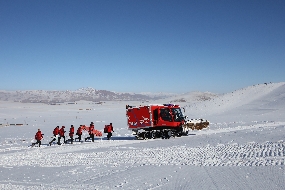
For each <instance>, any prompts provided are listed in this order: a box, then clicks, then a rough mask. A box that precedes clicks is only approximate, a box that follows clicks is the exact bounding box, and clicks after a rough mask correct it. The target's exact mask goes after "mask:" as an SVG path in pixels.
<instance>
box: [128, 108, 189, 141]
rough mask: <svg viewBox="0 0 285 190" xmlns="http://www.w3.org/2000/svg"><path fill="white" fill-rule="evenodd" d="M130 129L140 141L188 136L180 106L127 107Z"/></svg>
mask: <svg viewBox="0 0 285 190" xmlns="http://www.w3.org/2000/svg"><path fill="white" fill-rule="evenodd" d="M126 116H127V119H128V128H129V130H132V131H133V132H134V135H135V136H136V137H137V138H138V139H152V138H165V139H168V138H170V137H171V136H178V137H180V136H182V135H187V134H188V129H186V130H185V128H184V123H185V117H184V116H183V113H182V111H181V109H180V106H179V105H174V104H163V105H148V106H139V107H133V106H129V105H127V106H126Z"/></svg>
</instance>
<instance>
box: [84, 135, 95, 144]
mask: <svg viewBox="0 0 285 190" xmlns="http://www.w3.org/2000/svg"><path fill="white" fill-rule="evenodd" d="M89 135H90V136H89V137H87V138H85V141H86V140H87V139H88V140H89V139H91V140H92V142H94V134H89Z"/></svg>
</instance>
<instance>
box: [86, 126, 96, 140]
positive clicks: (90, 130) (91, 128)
mask: <svg viewBox="0 0 285 190" xmlns="http://www.w3.org/2000/svg"><path fill="white" fill-rule="evenodd" d="M93 130H94V123H93V122H91V123H90V127H89V131H88V133H89V137H87V138H85V141H86V140H87V139H92V142H94V133H93Z"/></svg>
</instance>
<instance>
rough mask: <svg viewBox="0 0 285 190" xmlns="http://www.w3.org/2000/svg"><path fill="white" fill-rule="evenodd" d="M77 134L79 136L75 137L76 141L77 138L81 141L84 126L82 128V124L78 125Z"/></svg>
mask: <svg viewBox="0 0 285 190" xmlns="http://www.w3.org/2000/svg"><path fill="white" fill-rule="evenodd" d="M76 135H77V136H78V138H75V141H76V139H78V141H79V142H80V141H81V135H82V128H81V126H79V127H78V129H77V132H76Z"/></svg>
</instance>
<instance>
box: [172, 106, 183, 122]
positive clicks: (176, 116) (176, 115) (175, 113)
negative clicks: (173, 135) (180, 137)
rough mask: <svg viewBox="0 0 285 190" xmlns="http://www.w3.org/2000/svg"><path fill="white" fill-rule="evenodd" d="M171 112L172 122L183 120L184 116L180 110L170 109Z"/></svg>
mask: <svg viewBox="0 0 285 190" xmlns="http://www.w3.org/2000/svg"><path fill="white" fill-rule="evenodd" d="M171 112H172V115H173V119H174V121H176V122H180V121H183V120H184V116H183V113H182V111H181V109H180V108H171Z"/></svg>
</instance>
